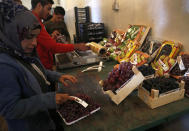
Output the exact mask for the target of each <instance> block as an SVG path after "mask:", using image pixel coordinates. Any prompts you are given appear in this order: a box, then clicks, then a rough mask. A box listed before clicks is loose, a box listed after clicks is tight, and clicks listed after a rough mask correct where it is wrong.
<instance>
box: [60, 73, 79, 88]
mask: <svg viewBox="0 0 189 131" xmlns="http://www.w3.org/2000/svg"><path fill="white" fill-rule="evenodd" d="M66 80H69V81H71V82H72V83H76V82H77V79H76V78H75V77H74V76H71V75H62V76H60V78H59V82H61V83H62V84H63V85H64V86H68V83H66Z"/></svg>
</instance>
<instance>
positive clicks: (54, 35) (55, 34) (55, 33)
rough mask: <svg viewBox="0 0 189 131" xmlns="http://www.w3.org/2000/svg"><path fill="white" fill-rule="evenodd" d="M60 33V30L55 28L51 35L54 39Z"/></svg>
mask: <svg viewBox="0 0 189 131" xmlns="http://www.w3.org/2000/svg"><path fill="white" fill-rule="evenodd" d="M59 35H60V32H59V31H57V30H55V31H54V32H53V33H52V34H51V37H52V38H53V39H54V40H56V39H57V38H58V36H59Z"/></svg>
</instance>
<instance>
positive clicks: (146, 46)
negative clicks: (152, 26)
mask: <svg viewBox="0 0 189 131" xmlns="http://www.w3.org/2000/svg"><path fill="white" fill-rule="evenodd" d="M151 42H152V41H147V42H146V43H145V44H144V45H143V47H142V52H146V53H148V54H150V52H149V51H150V44H151ZM153 42H154V45H153V49H152V53H151V54H153V53H154V52H155V51H156V50H157V49H158V48H159V47H160V46H161V43H160V42H159V41H153Z"/></svg>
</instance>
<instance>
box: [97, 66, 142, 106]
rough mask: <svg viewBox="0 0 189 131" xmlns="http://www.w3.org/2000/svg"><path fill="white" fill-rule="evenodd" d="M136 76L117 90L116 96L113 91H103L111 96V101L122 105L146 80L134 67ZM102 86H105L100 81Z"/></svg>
mask: <svg viewBox="0 0 189 131" xmlns="http://www.w3.org/2000/svg"><path fill="white" fill-rule="evenodd" d="M132 70H133V72H134V76H133V77H132V78H131V79H130V80H129V81H127V82H125V83H124V84H123V85H122V87H120V88H119V89H118V90H116V94H114V93H113V92H112V91H111V90H108V91H103V92H104V93H105V94H107V95H109V97H110V98H111V100H112V101H113V102H114V103H115V104H117V105H118V104H120V103H121V102H122V101H123V100H124V99H125V98H126V97H127V96H128V95H129V94H130V93H131V92H132V91H133V90H134V89H135V88H137V87H138V86H139V85H140V84H141V83H142V82H143V80H144V79H145V78H144V76H143V75H142V73H141V72H140V71H139V70H138V69H137V68H136V67H135V66H134V67H133V69H132ZM100 85H103V83H102V81H100Z"/></svg>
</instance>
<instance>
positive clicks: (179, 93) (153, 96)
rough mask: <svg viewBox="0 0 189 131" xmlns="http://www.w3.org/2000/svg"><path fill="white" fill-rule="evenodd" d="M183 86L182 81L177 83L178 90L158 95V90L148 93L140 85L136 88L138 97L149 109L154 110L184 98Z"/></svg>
mask: <svg viewBox="0 0 189 131" xmlns="http://www.w3.org/2000/svg"><path fill="white" fill-rule="evenodd" d="M184 85H185V83H184V81H181V82H180V83H179V88H177V89H174V90H171V91H168V92H165V93H162V94H159V90H155V89H152V90H151V92H149V91H147V90H146V89H145V88H143V87H142V84H141V86H139V88H138V97H139V98H140V99H141V100H142V101H144V103H146V104H147V105H148V106H149V107H150V108H151V109H154V108H157V107H159V106H163V105H165V104H168V103H171V102H174V101H177V100H180V99H182V98H184V93H185V89H184Z"/></svg>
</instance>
